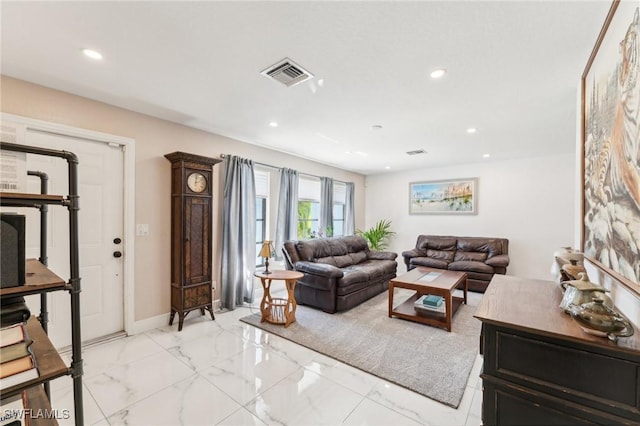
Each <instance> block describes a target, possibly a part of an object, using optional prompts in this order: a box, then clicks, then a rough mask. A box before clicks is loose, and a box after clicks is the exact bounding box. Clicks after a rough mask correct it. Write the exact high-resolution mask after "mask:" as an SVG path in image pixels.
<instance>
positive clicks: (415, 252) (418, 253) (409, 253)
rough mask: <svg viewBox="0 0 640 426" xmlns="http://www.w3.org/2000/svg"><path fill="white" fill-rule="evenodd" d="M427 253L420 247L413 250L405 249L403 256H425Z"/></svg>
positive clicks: (407, 257)
mask: <svg viewBox="0 0 640 426" xmlns="http://www.w3.org/2000/svg"><path fill="white" fill-rule="evenodd" d="M426 255H427V253H426V252H425V251H424V250H420V249H419V248H413V249H411V250H407V251H403V252H402V257H404V258H405V259H407V260H408V259H411V258H412V257H424V256H426Z"/></svg>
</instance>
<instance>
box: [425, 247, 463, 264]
mask: <svg viewBox="0 0 640 426" xmlns="http://www.w3.org/2000/svg"><path fill="white" fill-rule="evenodd" d="M455 253H456V252H455V251H453V250H433V249H427V257H430V258H432V259H438V260H442V261H444V262H446V263H449V262H453V259H454V256H455Z"/></svg>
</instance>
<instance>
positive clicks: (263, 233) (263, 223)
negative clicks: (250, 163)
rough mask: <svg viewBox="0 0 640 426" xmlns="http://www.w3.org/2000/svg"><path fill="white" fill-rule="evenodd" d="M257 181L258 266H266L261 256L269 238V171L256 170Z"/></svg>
mask: <svg viewBox="0 0 640 426" xmlns="http://www.w3.org/2000/svg"><path fill="white" fill-rule="evenodd" d="M254 173H255V183H256V266H264V258H263V257H259V256H258V254H259V253H260V249H261V248H262V243H263V242H264V240H265V239H266V238H267V200H268V199H269V173H268V172H265V171H261V170H256V171H255V172H254Z"/></svg>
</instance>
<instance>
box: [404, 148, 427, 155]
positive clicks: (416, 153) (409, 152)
mask: <svg viewBox="0 0 640 426" xmlns="http://www.w3.org/2000/svg"><path fill="white" fill-rule="evenodd" d="M426 153H427V151H425V150H424V149H416V150H414V151H407V155H419V154H426Z"/></svg>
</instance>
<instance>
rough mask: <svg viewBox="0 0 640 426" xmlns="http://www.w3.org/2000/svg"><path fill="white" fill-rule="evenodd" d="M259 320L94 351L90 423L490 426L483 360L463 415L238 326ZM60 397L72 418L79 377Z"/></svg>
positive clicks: (146, 336)
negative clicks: (485, 424) (485, 425)
mask: <svg viewBox="0 0 640 426" xmlns="http://www.w3.org/2000/svg"><path fill="white" fill-rule="evenodd" d="M257 290H258V289H257ZM256 295H257V297H256V306H257V301H259V300H260V297H261V293H260V292H259V291H256ZM252 312H257V309H256V308H255V307H254V308H248V307H238V308H236V309H235V310H233V311H223V312H216V320H215V321H212V320H211V319H210V318H209V317H205V316H197V315H194V316H192V317H187V320H186V321H185V325H184V328H183V330H182V331H181V332H178V331H177V325H176V324H174V326H171V327H170V326H164V327H159V328H157V329H155V330H151V331H148V332H146V333H143V334H140V335H136V336H132V337H127V338H122V339H119V340H113V341H109V342H106V343H104V344H99V345H95V346H92V347H90V348H88V349H86V350H85V351H84V352H83V359H84V364H85V373H86V374H85V376H84V377H83V383H84V387H85V389H84V404H85V407H84V410H85V424H87V425H94V424H95V425H98V426H109V425H124V424H131V425H161V424H171V425H174V424H175V425H179V424H180V425H190V424H209V425H221V426H227V425H229V426H231V425H234V426H236V425H260V426H264V425H271V424H277V425H287V426H298V425H304V426H307V425H321V424H329V425H338V424H346V425H393V426H401V425H416V424H423V425H436V426H441V425H460V426H462V425H472V426H478V425H480V424H481V410H482V407H481V402H482V381H481V380H480V379H479V377H478V375H479V374H480V372H481V370H482V357H481V356H478V357H477V358H476V360H475V362H474V365H473V368H472V371H471V374H470V376H469V380H468V382H467V388H466V390H465V393H464V395H463V398H462V401H461V403H460V406H459V407H458V408H457V409H454V408H452V407H449V406H446V405H443V404H440V403H438V402H436V401H433V400H431V399H429V398H426V397H424V396H422V395H419V394H417V393H415V392H412V391H409V390H407V389H405V388H402V387H400V386H397V385H394V384H391V383H389V382H387V381H385V380H382V379H380V378H378V377H375V376H373V375H371V374H368V373H366V372H363V371H361V370H358V369H356V368H353V367H351V366H348V365H346V364H344V363H341V362H339V361H337V360H335V359H333V358H330V357H327V356H325V355H322V354H319V353H317V352H315V351H312V350H310V349H308V348H305V347H303V346H300V345H297V344H295V343H293V342H291V341H289V340H286V339H283V338H281V337H279V336H276V335H273V334H270V333H268V332H265V331H263V330H260V329H258V328H256V327H253V326H250V325H248V324H245V323H243V322H241V321H239V319H240V318H242V317H244V316H247V315H250V314H251V313H252ZM51 389H52V395H53V401H54V406H55V407H62V408H69V409H71V411H73V410H72V408H73V403H72V401H73V392H72V380H71V378H70V377H62V378H59V379H56V380H54V381H52V382H51ZM67 406H68V407H67ZM60 424H61V425H67V424H72V420H65V419H63V420H61V421H60Z"/></svg>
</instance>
